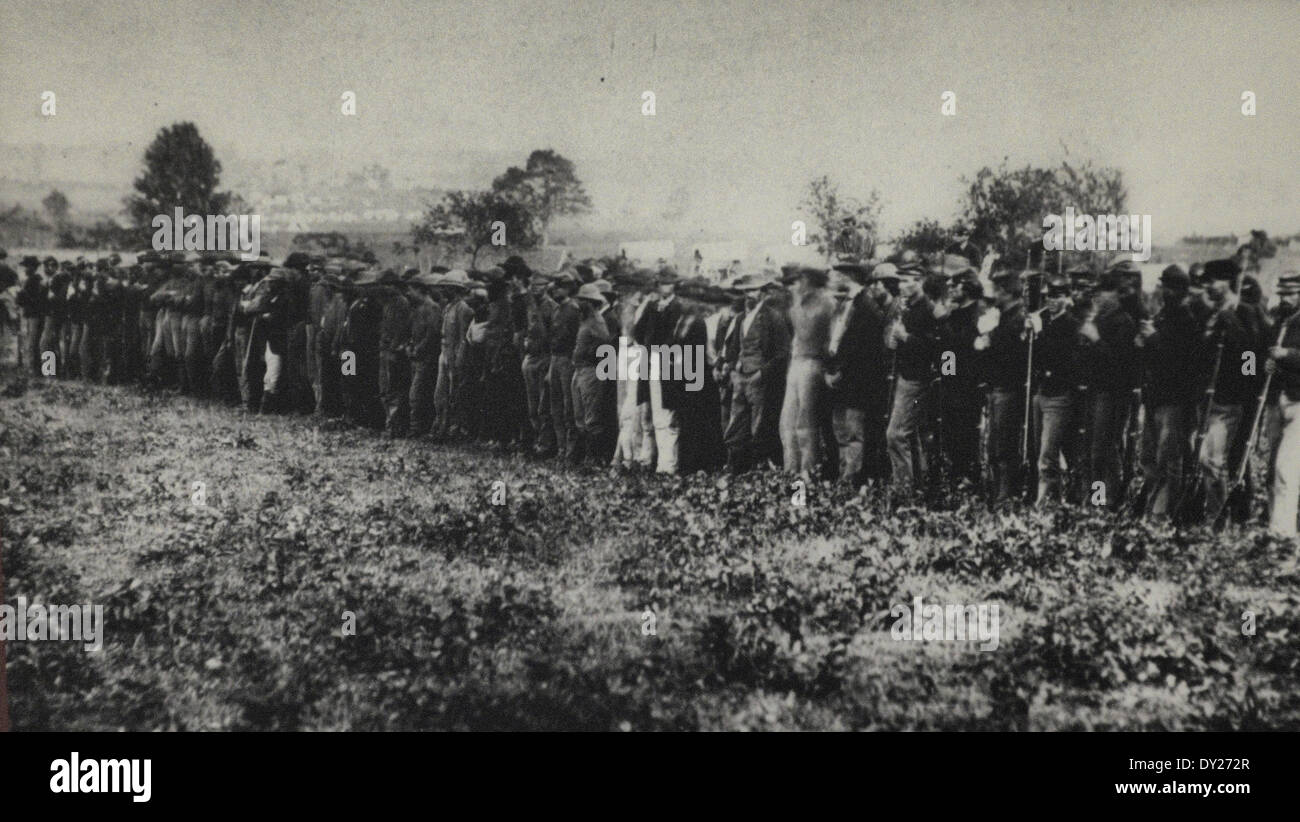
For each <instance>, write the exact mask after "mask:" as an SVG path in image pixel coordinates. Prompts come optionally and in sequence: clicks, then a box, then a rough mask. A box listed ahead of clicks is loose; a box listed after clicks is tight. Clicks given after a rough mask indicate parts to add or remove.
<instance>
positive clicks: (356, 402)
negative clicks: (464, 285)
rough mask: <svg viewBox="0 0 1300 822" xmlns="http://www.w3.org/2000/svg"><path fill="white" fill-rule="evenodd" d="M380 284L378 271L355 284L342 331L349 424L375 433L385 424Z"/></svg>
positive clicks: (365, 274) (367, 271)
mask: <svg viewBox="0 0 1300 822" xmlns="http://www.w3.org/2000/svg"><path fill="white" fill-rule="evenodd" d="M461 274H462V275H463V274H464V272H461ZM379 280H380V275H379V272H378V270H376V269H373V268H367V269H365V270H363V271H361V272H360V276H358V277H357V278H356V279H355V281H354V283H353V284H354V286H355V288H354V289H350V291H351V297H352V299H351V302H350V304H349V305H348V313H347V318H346V319H345V320H344V323H343V327H342V328H341V329H340V331H339V356H340V359H341V366H342V367H343V368H342V379H343V393H344V404H345V407H346V414H347V420H348V422H350V423H352V424H353V425H357V426H363V427H366V428H370V429H373V430H383V428H384V422H385V410H384V406H383V403H382V402H380V399H379V367H380V365H379V363H380V345H379V324H380V322H381V321H382V319H383V304H382V302H381V301H380V299H379V295H378V294H377V293H376V290H377V289H376V286H377V285H378V284H379Z"/></svg>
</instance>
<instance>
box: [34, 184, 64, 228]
mask: <svg viewBox="0 0 1300 822" xmlns="http://www.w3.org/2000/svg"><path fill="white" fill-rule="evenodd" d="M41 206H42V207H43V208H44V209H45V213H46V214H48V215H50V219H51V220H53V221H54V224H55V225H56V226H61V225H63V224H64V223H65V222H67V220H68V198H67V197H65V196H64V194H63V192H62V191H59V190H58V189H57V188H56V189H53V190H52V191H50V193H49V194H47V195H45V199H44V200H41Z"/></svg>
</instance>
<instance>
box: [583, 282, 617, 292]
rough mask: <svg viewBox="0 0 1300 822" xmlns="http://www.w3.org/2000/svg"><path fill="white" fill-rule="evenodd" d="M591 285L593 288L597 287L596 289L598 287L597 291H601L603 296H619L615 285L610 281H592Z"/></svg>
mask: <svg viewBox="0 0 1300 822" xmlns="http://www.w3.org/2000/svg"><path fill="white" fill-rule="evenodd" d="M589 285H593V286H595V287H596V290H597V291H599V292H600V293H601V294H605V295H609V294H617V293H618V292H617V291H616V290H615V289H614V284H613V283H611V282H610V281H609V280H603V279H602V280H592V281H591V282H590V283H589Z"/></svg>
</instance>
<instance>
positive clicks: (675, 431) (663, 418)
mask: <svg viewBox="0 0 1300 822" xmlns="http://www.w3.org/2000/svg"><path fill="white" fill-rule="evenodd" d="M650 419H651V421H652V423H653V425H654V429H655V448H656V449H658V451H659V462H658V464H657V465H656V466H655V470H656V471H658V472H659V473H660V474H676V473H677V440H678V437H679V436H680V435H681V422H680V421H679V420H678V417H677V409H675V408H672V409H669V408H664V392H663V382H662V381H661V380H651V381H650Z"/></svg>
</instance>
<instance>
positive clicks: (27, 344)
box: [15, 255, 49, 376]
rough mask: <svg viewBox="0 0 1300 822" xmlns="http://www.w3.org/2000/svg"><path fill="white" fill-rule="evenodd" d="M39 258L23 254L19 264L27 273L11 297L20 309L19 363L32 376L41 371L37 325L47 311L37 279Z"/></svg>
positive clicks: (43, 289)
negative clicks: (20, 340) (20, 342)
mask: <svg viewBox="0 0 1300 822" xmlns="http://www.w3.org/2000/svg"><path fill="white" fill-rule="evenodd" d="M40 266H41V261H40V260H38V259H36V257H34V256H32V255H28V256H26V257H23V259H22V267H23V270H24V271H25V272H26V274H27V276H26V277H25V278H24V279H23V283H22V287H21V289H20V290H19V292H18V296H17V297H16V298H15V299H16V302H17V304H18V308H19V309H21V311H22V331H21V336H22V344H21V346H20V349H21V351H20V356H21V358H22V364H23V365H24V366H26V367H27V369H28V370H29V371H30V372H31V373H32V374H33V375H34V376H40V373H41V328H42V325H43V324H44V322H45V317H46V315H47V314H48V312H49V292H48V290H47V289H46V287H45V282H44V281H43V280H42V279H41V273H40Z"/></svg>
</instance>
